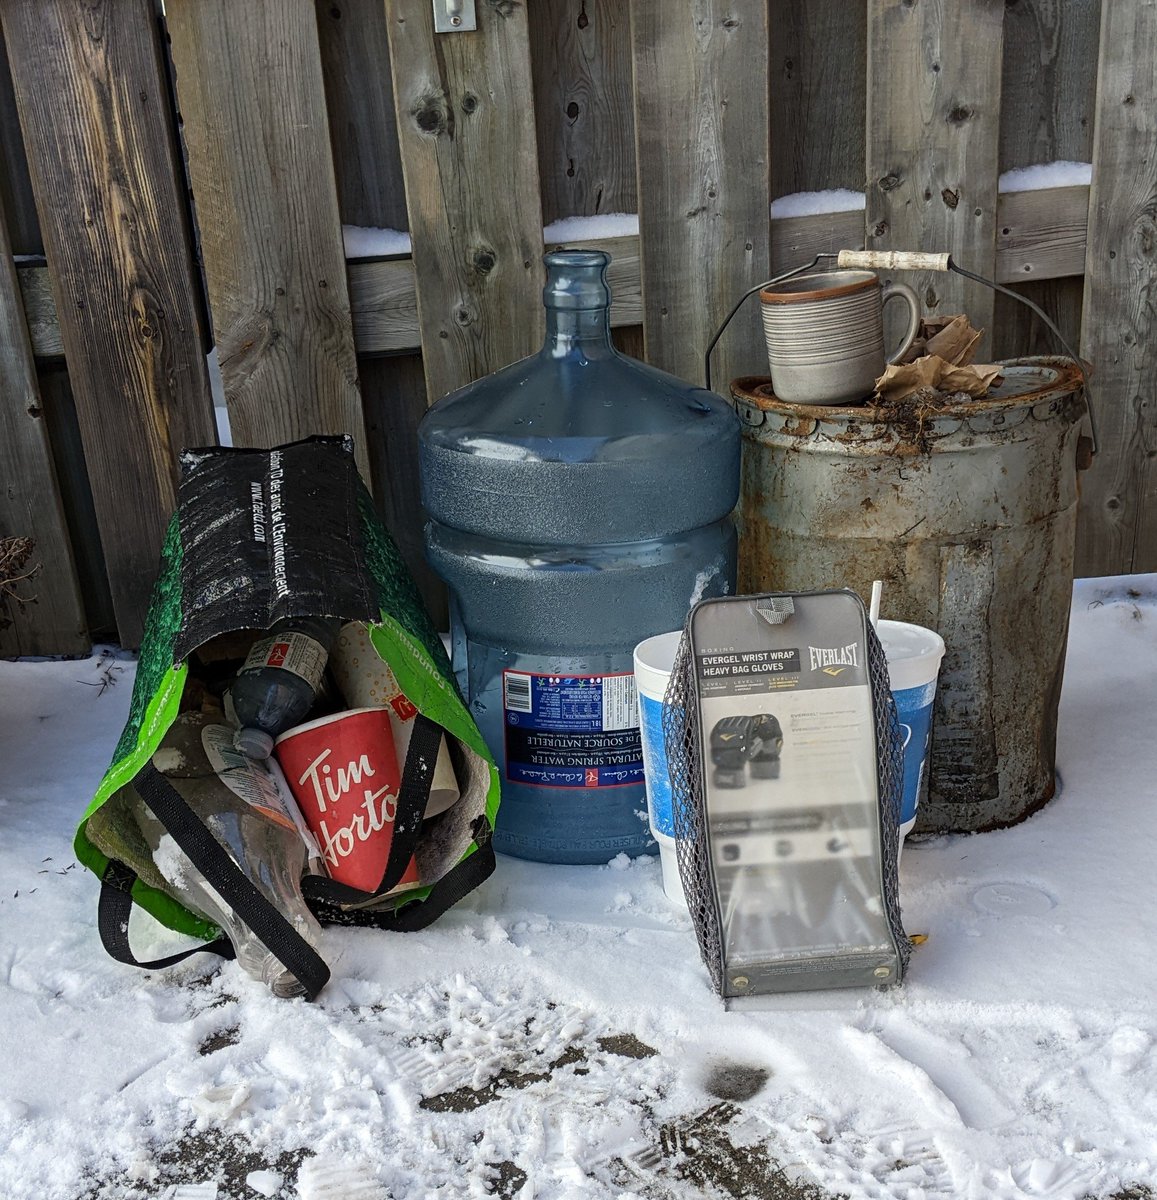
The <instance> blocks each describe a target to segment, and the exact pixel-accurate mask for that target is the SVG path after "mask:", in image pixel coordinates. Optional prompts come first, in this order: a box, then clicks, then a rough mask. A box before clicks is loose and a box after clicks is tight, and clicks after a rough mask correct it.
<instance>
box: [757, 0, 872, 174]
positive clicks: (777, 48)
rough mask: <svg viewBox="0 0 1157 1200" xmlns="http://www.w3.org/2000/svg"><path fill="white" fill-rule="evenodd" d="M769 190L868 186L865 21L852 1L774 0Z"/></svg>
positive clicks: (772, 10)
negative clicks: (865, 125)
mask: <svg viewBox="0 0 1157 1200" xmlns="http://www.w3.org/2000/svg"><path fill="white" fill-rule="evenodd" d="M770 16H771V31H770V32H771V47H770V63H771V194H772V196H773V197H778V196H786V195H790V194H792V193H793V192H820V191H825V190H826V189H829V188H848V189H850V190H852V191H857V192H859V191H862V190H863V187H864V90H865V86H866V80H865V72H866V70H867V58H868V52H867V37H868V30H867V22H866V9H865V6H864V5H863V4H849V3H848V0H770Z"/></svg>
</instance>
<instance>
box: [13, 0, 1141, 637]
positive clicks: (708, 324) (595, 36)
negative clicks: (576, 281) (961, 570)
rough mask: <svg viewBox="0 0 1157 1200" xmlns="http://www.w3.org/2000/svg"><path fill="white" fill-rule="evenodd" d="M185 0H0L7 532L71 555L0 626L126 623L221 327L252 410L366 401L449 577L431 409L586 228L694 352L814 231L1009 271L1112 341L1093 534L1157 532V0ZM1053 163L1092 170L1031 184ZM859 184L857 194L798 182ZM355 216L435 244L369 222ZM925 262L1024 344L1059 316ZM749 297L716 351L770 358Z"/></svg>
mask: <svg viewBox="0 0 1157 1200" xmlns="http://www.w3.org/2000/svg"><path fill="white" fill-rule="evenodd" d="M159 7H160V6H159V5H155V4H154V0H0V28H2V32H3V39H4V43H5V45H4V49H5V50H6V58H7V68H6V69H4V68H3V62H2V61H0V139H2V144H0V209H2V211H0V257H2V258H3V268H2V269H0V389H2V391H0V472H2V477H0V482H2V484H3V488H2V489H0V536H3V535H9V534H25V535H28V536H31V537H33V538H34V539H35V540H36V543H37V551H36V557H37V559H38V561H39V562H40V564H41V570H40V573H39V575H38V576H37V577H36V578H35V579H34V580H33V581H31V582H30V583H29V584H28V585H26V586H28V587H29V588H30V590H31V591H34V592H35V593H36V597H37V599H36V602H35V603H34V604H29V605H27V606H25V607H23V608H21V607H19V606H10V610H11V612H12V614H13V615H14V617H15V622H14V624H13V625H12V627H11V628H10V629H9V630H7V631H6V632H5V633H0V652H3V653H45V652H71V651H80V650H82V649H84V648H86V647H87V645H88V644H89V638H90V636H91V635H92V633H98V634H101V635H109V636H113V635H115V636H118V637H119V638H120V639H121V640H122V641H123V642H124V643H125V644H127V645H133V644H135V643H136V641H137V639H138V638H139V636H140V631H141V624H142V620H143V616H144V610H145V606H146V603H147V598H148V593H149V589H150V586H151V583H152V577H153V573H154V570H155V567H156V561H157V554H158V549H159V545H160V538H161V532H162V529H163V527H164V523H165V521H166V519H167V517H168V514H169V512H170V511H171V508H172V505H173V497H174V484H175V460H176V454H177V452H178V451H179V449H180V448H181V447H182V446H185V445H193V444H206V443H211V442H214V441H215V440H216V438H217V432H216V425H215V423H214V419H213V407H212V400H211V369H210V367H209V365H208V364H207V359H206V354H207V352H208V351H209V350H210V349H211V348H212V347H215V348H216V361H217V362H218V363H219V367H220V378H221V385H222V387H223V394H224V403H225V404H226V405H227V409H228V415H229V421H230V424H231V427H232V431H233V437H234V439H235V441H236V443H237V444H243V443H247V444H258V445H272V444H276V443H278V442H281V441H285V440H289V439H292V438H296V437H299V436H302V435H304V434H306V433H310V432H335V431H349V432H351V433H352V434H353V435H354V438H355V441H356V443H357V446H358V455H359V461H360V463H361V465H362V468H363V471H364V472H365V473H366V475H367V477H368V478H369V479H370V480H371V481H372V485H373V487H374V489H375V494H376V497H377V500H378V503H379V505H380V506H381V509H382V512H383V514H384V516H385V517H386V520H387V522H388V523H389V525H390V526H391V528H392V529H393V531H394V533H395V536H396V537H397V539H398V541H399V543H400V545H401V546H402V549H403V552H404V553H405V554H406V556H407V558H408V560H409V562H410V563H411V565H412V567H413V569H414V570H415V573H416V574H417V576H418V577H419V580H420V582H421V583H422V585H423V587H424V588H425V589H426V590H427V594H428V596H429V597H430V599H431V603H432V604H433V605H434V606H435V607H437V605H438V604H439V603H440V601H439V597H438V588H437V585H436V583H435V581H433V580H432V578H431V577H430V575H429V572H428V571H427V569H426V568H425V566H424V565H423V562H422V556H421V531H420V526H421V518H420V513H419V509H418V502H417V478H416V466H415V428H416V425H417V422H418V420H419V418H420V417H421V414H422V412H423V411H424V409H425V406H426V404H427V403H428V402H429V401H432V400H435V399H437V398H438V397H439V396H440V395H442V394H443V393H445V392H446V391H448V390H450V389H451V388H454V387H456V386H458V385H460V384H462V383H465V382H467V381H468V380H470V379H472V378H476V377H477V376H479V375H482V374H485V373H486V372H488V371H491V370H494V369H495V368H497V367H499V366H501V365H503V364H505V363H507V362H509V361H511V360H513V359H514V358H516V357H518V356H520V355H523V354H526V353H529V352H530V351H532V350H534V349H535V348H536V347H537V344H538V339H539V336H540V333H541V328H542V322H541V314H540V299H539V294H540V287H541V279H542V273H541V256H542V252H543V249H544V245H549V244H550V243H551V242H553V241H556V240H562V239H563V238H565V240H566V242H567V244H571V245H575V244H579V243H583V244H590V245H597V246H600V247H602V248H605V249H608V250H610V251H611V253H612V255H613V258H614V261H613V266H612V271H611V278H612V283H613V286H614V290H615V307H614V312H613V316H612V321H613V324H614V326H615V328H616V337H617V338H618V340H619V341H620V344H621V345H622V346H623V347H624V348H626V349H628V350H629V352H631V353H635V354H639V355H643V354H645V356H646V357H647V359H648V360H649V361H651V362H653V363H655V364H656V365H658V366H661V367H663V368H665V369H667V370H671V371H674V372H676V373H678V374H681V375H683V376H686V377H689V378H694V379H699V378H700V376H701V369H702V367H701V361H702V353H703V350H704V348H705V346H706V343H707V340H708V337H709V336H710V333H711V331H712V330H713V328H714V326H715V325H716V324H717V322H718V320H719V319H720V318H721V316H722V315H723V314H724V313H725V312H726V310H727V309H728V308H729V307H730V305H731V303H732V302H733V301H734V300H735V299H736V298H737V297H738V296H739V295H740V294H741V292H742V291H743V290H745V289H746V288H748V287H750V286H751V285H753V284H755V283H757V282H759V280H760V279H762V278H765V277H767V276H768V275H769V274H770V272H771V270H773V269H775V268H778V267H782V266H783V265H785V264H787V265H794V264H796V263H798V262H800V261H804V260H806V259H807V258H810V256H811V255H812V254H814V253H815V252H816V251H817V250H820V249H823V250H831V249H838V248H841V247H844V246H864V245H870V246H873V247H893V248H898V249H899V248H924V249H938V250H948V251H950V252H951V253H952V254H953V255H954V257H955V258H956V259H957V260H958V261H959V262H961V263H962V264H963V265H966V266H968V267H970V268H971V269H972V270H974V271H976V272H979V273H980V274H982V275H986V276H989V277H994V278H996V279H998V280H1000V281H1002V282H1004V283H1006V284H1010V285H1015V286H1016V287H1018V288H1019V289H1020V290H1022V291H1024V292H1026V293H1027V294H1029V295H1031V297H1032V298H1033V299H1035V300H1036V301H1037V302H1038V303H1040V304H1042V306H1043V307H1045V308H1046V310H1048V311H1050V312H1051V313H1052V314H1053V315H1054V317H1055V318H1056V319H1057V320H1058V321H1059V323H1060V324H1061V326H1062V328H1063V329H1064V330H1065V332H1066V334H1067V335H1068V336H1069V338H1070V340H1071V341H1072V342H1074V343H1077V342H1078V341H1079V345H1080V348H1081V352H1082V354H1083V355H1084V356H1085V357H1086V358H1088V359H1089V360H1091V361H1092V362H1093V363H1094V366H1095V376H1094V378H1095V381H1096V393H1095V395H1096V405H1097V415H1098V418H1099V433H1100V443H1101V452H1100V455H1099V457H1098V459H1097V461H1096V463H1095V465H1094V467H1093V469H1092V470H1091V471H1090V472H1088V473H1087V475H1086V476H1085V481H1084V489H1085V490H1084V495H1083V499H1082V514H1081V531H1080V548H1079V560H1078V568H1079V570H1080V571H1081V572H1082V573H1084V574H1107V573H1117V572H1127V571H1132V570H1137V571H1140V570H1152V569H1155V568H1157V510H1155V509H1154V500H1155V498H1157V473H1155V472H1154V470H1153V460H1154V457H1155V456H1157V414H1155V409H1154V392H1155V383H1157V348H1155V346H1154V339H1153V337H1152V335H1153V333H1154V330H1153V325H1154V304H1155V300H1154V297H1155V296H1157V291H1155V287H1154V281H1155V275H1154V264H1155V262H1157V75H1155V72H1154V68H1153V63H1154V61H1157V0H1104V2H1103V4H1102V3H1100V2H1099V0H1066V2H1065V3H1063V4H1062V3H1059V2H1058V0H955V2H954V3H952V4H944V3H934V2H933V0H865V2H863V3H859V4H855V3H851V2H849V0H528V2H526V3H519V2H517V0H476V9H477V24H478V28H477V30H476V31H471V32H455V33H446V34H440V33H436V32H435V31H434V23H433V14H432V8H431V3H430V0H317V3H316V4H315V3H314V2H313V0H246V3H243V4H241V3H236V0H165V4H164V6H163V7H164V11H163V13H160V12H158V9H159ZM9 72H10V75H9ZM1055 161H1075V162H1085V163H1088V162H1091V163H1092V177H1091V178H1092V183H1091V185H1088V184H1086V183H1084V182H1080V181H1078V182H1075V183H1074V182H1072V179H1071V178H1067V179H1066V181H1065V184H1064V186H1060V187H1049V188H1044V189H1036V190H1022V191H1013V190H1007V189H1006V190H1004V191H1002V190H1001V185H1000V179H1001V174H1002V172H1007V171H1009V170H1011V169H1015V168H1021V167H1026V166H1030V165H1033V164H1040V163H1050V162H1055ZM831 189H850V190H851V191H852V192H854V193H863V194H864V197H865V198H864V202H863V207H862V208H857V207H855V206H854V204H852V205H848V206H846V207H845V209H844V210H843V211H836V212H823V213H820V214H819V215H815V210H816V209H817V208H818V207H820V206H817V205H814V204H813V205H808V206H805V207H809V208H810V209H811V210H812V214H813V215H798V216H792V215H779V207H778V206H775V207H773V209H772V211H771V217H770V220H769V208H768V205H769V201H772V200H776V199H778V198H781V197H784V196H793V195H796V194H797V193H807V192H818V191H827V190H831ZM614 213H627V214H637V226H634V225H632V224H631V222H630V221H627V222H625V225H626V228H627V232H623V231H622V229H621V228H619V227H618V226H616V227H615V228H613V229H610V228H608V227H606V226H605V225H595V226H587V227H585V228H584V227H582V226H581V225H580V227H579V228H578V229H577V230H575V229H574V228H573V227H572V228H571V229H570V230H567V231H565V232H559V233H556V232H554V231H553V230H552V226H553V225H554V223H555V222H557V221H560V220H561V219H564V218H568V217H579V218H592V217H597V216H602V215H605V214H614ZM621 224H624V223H622V222H621V223H620V225H621ZM343 225H345V226H356V227H359V228H361V229H373V230H396V231H404V232H406V233H407V234H408V237H409V247H410V248H409V251H408V252H402V253H391V254H379V255H376V256H374V257H361V258H350V257H348V256H347V252H346V249H345V245H344V243H343V229H342V227H343ZM636 228H637V232H636ZM544 229H545V232H544ZM395 240H396V239H395ZM14 255H15V257H14ZM919 283H920V289H921V291H922V294H923V296H924V299H925V302H926V304H927V306H928V307H929V308H930V309H932V310H938V311H941V312H945V311H947V312H951V311H958V310H959V308H960V307H965V308H967V310H968V311H969V313H970V314H971V315H972V317H973V319H974V320H975V321H976V322H977V323H978V324H981V325H984V326H985V327H986V328H987V329H988V330H989V331H990V335H989V336H990V347H989V348H990V350H991V352H992V354H993V355H994V356H1000V357H1005V356H1010V355H1014V354H1025V353H1037V352H1045V351H1049V352H1051V351H1054V350H1055V347H1054V346H1053V345H1052V343H1051V341H1050V340H1049V337H1048V335H1047V333H1046V332H1045V331H1044V330H1043V329H1042V328H1040V327H1038V325H1039V323H1038V322H1036V321H1035V319H1033V318H1032V317H1031V315H1029V316H1026V311H1027V310H1022V309H1021V307H1020V306H1018V305H1016V304H1015V303H1013V302H1012V301H1010V300H1008V299H1007V298H1006V297H996V298H995V299H994V297H993V294H992V293H991V292H990V291H987V290H986V289H978V288H974V287H973V286H971V285H969V284H967V283H965V282H964V281H962V280H960V279H959V278H958V277H954V276H948V277H945V276H939V277H929V278H927V279H922V280H920V281H919ZM749 307H750V311H745V312H744V313H743V314H742V316H741V318H740V319H739V320H738V321H737V322H736V324H735V326H734V327H733V329H732V330H731V331H730V332H729V333H728V335H727V337H726V338H725V340H724V342H723V344H722V345H721V347H720V351H719V359H718V362H717V365H716V378H717V379H720V380H724V381H725V380H727V379H728V378H730V377H732V376H734V375H737V374H740V373H747V372H752V373H758V372H759V371H760V370H761V368H763V366H764V361H765V360H764V359H763V355H762V351H761V349H760V346H761V343H760V339H759V334H758V315H757V312H756V310H755V306H754V305H751V306H749Z"/></svg>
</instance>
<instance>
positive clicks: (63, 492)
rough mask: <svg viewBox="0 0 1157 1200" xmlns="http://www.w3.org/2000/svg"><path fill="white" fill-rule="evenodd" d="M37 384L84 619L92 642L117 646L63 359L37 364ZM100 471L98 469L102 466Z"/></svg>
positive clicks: (97, 529) (93, 507)
mask: <svg viewBox="0 0 1157 1200" xmlns="http://www.w3.org/2000/svg"><path fill="white" fill-rule="evenodd" d="M39 366H40V370H39V373H38V382H39V385H40V400H41V403H42V404H43V405H44V418H45V420H46V421H47V422H48V440H49V442H50V443H51V445H52V459H53V462H54V463H55V465H56V483H57V487H58V488H59V489H60V502H61V504H62V505H63V507H64V515H65V519H66V520H67V522H68V530H69V534H70V537H71V541H72V557H73V561H74V562H75V563H76V573H77V576H78V577H79V579H80V591H81V599H82V601H83V603H84V616H85V620H86V621H87V623H88V632H89V637H90V639H91V640H92V641H94V642H95V641H105V642H109V641H114V642H115V641H116V637H117V623H116V610H115V609H114V608H113V600H112V591H111V589H110V588H109V580H108V567H107V565H106V563H105V558H104V549H103V548H102V546H101V541H100V525H99V523H98V521H97V517H96V505H95V504H94V502H93V498H92V483H91V482H90V479H89V475H90V471H89V469H88V463H87V462H86V460H85V457H84V442H83V440H82V439H81V436H80V421H79V420H78V418H77V414H76V398H75V397H74V396H73V394H72V388H71V387H70V386H69V382H68V367H67V365H66V364H65V362H64V359H58V360H56V361H54V362H48V363H41V364H39ZM98 469H99V464H98Z"/></svg>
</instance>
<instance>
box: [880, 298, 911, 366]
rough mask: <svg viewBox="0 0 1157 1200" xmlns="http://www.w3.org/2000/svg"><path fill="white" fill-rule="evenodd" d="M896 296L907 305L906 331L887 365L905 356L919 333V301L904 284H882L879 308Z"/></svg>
mask: <svg viewBox="0 0 1157 1200" xmlns="http://www.w3.org/2000/svg"><path fill="white" fill-rule="evenodd" d="M897 296H898V297H900V298H901V299H902V300H904V302H905V303H906V304H907V305H908V329H907V332H906V333H905V334H904V337H903V340H902V341H901V342H900V344H899V346H897V347H896V350H895V352H894V353H893V354H892V355H891V356H890V357H889V359H888V362H889V363H894V362H895V361H896V360H897V359H898V358H902V357H903V356H904V355H905V354H907V353H908V350H909V349H910V348H911V345H912V343H913V342H914V341H915V340H916V335H917V334H918V333H919V332H920V300H919V297H918V296H917V295H916V293H915V292H914V291H913V290H912V289H911V288H910V287H909V286H908V285H907V284H906V283H886V284H884V291H883V294H882V295H881V297H880V304H881V307H883V305H885V304H887V303H888V301H889V300H894V299H896V297H897Z"/></svg>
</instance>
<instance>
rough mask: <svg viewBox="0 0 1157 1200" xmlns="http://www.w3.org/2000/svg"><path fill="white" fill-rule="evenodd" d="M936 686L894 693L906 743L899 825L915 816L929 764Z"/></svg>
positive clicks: (931, 685) (924, 686)
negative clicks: (929, 745) (929, 744)
mask: <svg viewBox="0 0 1157 1200" xmlns="http://www.w3.org/2000/svg"><path fill="white" fill-rule="evenodd" d="M935 696H936V684H935V682H933V683H926V684H923V685H922V686H920V687H914V688H904V689H902V690H901V691H894V692H893V693H892V697H893V699H894V700H895V701H896V714H897V716H898V717H899V718H900V737H901V739H902V740H903V742H904V798H903V801H902V802H901V805H900V823H901V824H903V823H904V822H905V821H910V820H911V819H912V818H913V817H914V816H915V815H916V805H917V803H918V801H919V799H920V785H921V784H922V783H923V781H924V773H925V771H926V770H927V765H928V743H929V741H930V740H931V737H932V701H933V700H934V699H935Z"/></svg>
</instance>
